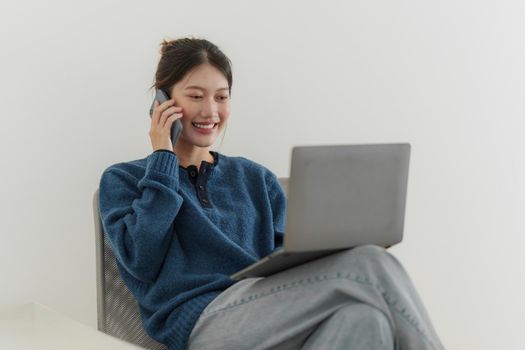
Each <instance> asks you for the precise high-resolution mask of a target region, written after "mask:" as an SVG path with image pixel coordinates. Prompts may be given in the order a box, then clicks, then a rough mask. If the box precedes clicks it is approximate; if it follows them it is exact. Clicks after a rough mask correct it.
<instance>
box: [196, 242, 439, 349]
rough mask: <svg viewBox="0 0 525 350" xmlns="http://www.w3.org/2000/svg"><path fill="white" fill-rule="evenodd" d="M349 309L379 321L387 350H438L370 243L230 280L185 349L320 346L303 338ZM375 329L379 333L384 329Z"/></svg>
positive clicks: (383, 255)
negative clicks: (364, 309)
mask: <svg viewBox="0 0 525 350" xmlns="http://www.w3.org/2000/svg"><path fill="white" fill-rule="evenodd" d="M355 304H364V305H366V306H368V307H371V308H374V309H375V310H378V311H380V312H381V313H382V314H383V315H384V319H385V320H386V322H387V323H388V325H389V329H390V331H391V333H392V336H393V344H391V346H392V347H393V348H394V349H403V350H407V349H417V350H426V349H429V350H431V349H433V350H436V349H438V350H439V349H444V348H443V345H442V344H441V342H440V340H439V338H438V336H437V334H436V333H435V330H434V328H433V326H432V323H431V321H430V318H429V317H428V315H427V313H426V310H425V308H424V306H423V303H422V302H421V300H420V298H419V296H418V294H417V292H416V290H415V288H414V286H413V285H412V282H411V281H410V279H409V277H408V275H407V273H406V271H405V270H404V268H403V267H402V266H401V264H400V263H399V262H398V261H397V259H395V257H393V256H392V255H391V254H390V253H388V252H387V251H386V250H385V249H383V248H380V247H376V246H371V245H366V246H360V247H357V248H354V249H350V250H346V251H343V252H339V253H336V254H332V255H330V256H327V257H323V258H320V259H317V260H314V261H311V262H308V263H305V264H302V265H300V266H296V267H294V268H291V269H288V270H285V271H282V272H279V273H276V274H274V275H272V276H268V277H266V278H249V279H246V280H241V281H240V282H237V283H236V284H234V285H233V286H231V287H230V288H228V289H227V290H226V291H224V292H223V293H221V294H220V295H219V296H218V297H217V298H216V299H215V300H213V301H212V302H211V303H210V304H209V305H208V307H207V308H206V309H205V310H204V311H203V313H202V314H201V317H200V318H199V320H198V321H197V323H196V325H195V327H194V329H193V331H192V333H191V335H190V339H189V342H188V345H189V347H188V348H189V349H190V350H194V349H239V350H241V349H249V350H257V349H261V350H262V349H273V350H276V349H285V350H289V349H301V347H302V346H303V344H306V345H307V344H308V340H309V339H312V340H311V341H312V342H315V343H316V344H320V342H321V340H320V339H321V338H319V337H318V336H314V337H313V338H309V336H312V335H313V334H315V332H316V330H317V329H318V328H319V327H323V325H325V324H326V326H325V327H324V328H327V327H329V328H332V327H335V326H334V322H326V321H327V320H329V319H330V317H331V316H333V315H335V313H336V312H337V311H339V310H341V309H342V308H343V307H345V306H349V305H355ZM351 309H352V308H349V310H351ZM348 312H349V311H348ZM337 317H342V316H339V315H338V316H337ZM376 321H377V320H376ZM383 321H384V320H383ZM324 322H326V323H324ZM376 328H377V327H376ZM380 329H381V332H386V331H385V329H386V328H385V327H384V324H383V325H382V326H381V327H380ZM376 331H377V329H376ZM336 332H337V334H338V335H340V336H344V335H343V334H342V333H344V332H343V331H342V330H338V331H337V330H336ZM363 334H365V335H363ZM350 335H351V336H353V338H352V341H353V342H354V343H363V342H366V341H367V340H366V338H369V337H368V336H367V335H366V333H362V332H360V333H357V334H354V332H353V331H351V334H350ZM361 336H363V339H360V338H361ZM316 339H317V340H316ZM384 339H386V338H384Z"/></svg>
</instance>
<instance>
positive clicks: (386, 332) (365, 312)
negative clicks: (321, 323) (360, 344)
mask: <svg viewBox="0 0 525 350" xmlns="http://www.w3.org/2000/svg"><path fill="white" fill-rule="evenodd" d="M332 318H333V321H334V322H335V323H339V324H341V325H346V327H348V329H347V331H348V332H351V333H350V335H351V336H356V337H363V340H364V339H366V338H370V339H376V340H379V339H381V340H382V341H383V342H384V343H388V344H391V343H393V334H394V332H393V331H392V325H391V324H390V322H389V320H388V317H387V316H386V315H385V314H384V313H383V312H382V311H381V310H379V309H377V308H375V307H373V306H370V305H368V304H364V303H356V304H350V305H347V306H343V307H342V308H340V309H339V310H337V311H336V312H335V313H334V314H333V315H332V317H331V320H332Z"/></svg>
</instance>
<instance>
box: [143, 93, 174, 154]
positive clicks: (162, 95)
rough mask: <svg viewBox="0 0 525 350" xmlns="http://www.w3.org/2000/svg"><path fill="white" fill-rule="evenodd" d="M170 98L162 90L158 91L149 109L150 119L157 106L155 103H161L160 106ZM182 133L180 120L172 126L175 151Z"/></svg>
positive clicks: (172, 142) (172, 140)
mask: <svg viewBox="0 0 525 350" xmlns="http://www.w3.org/2000/svg"><path fill="white" fill-rule="evenodd" d="M169 99H170V98H169V97H168V94H167V93H166V92H165V91H164V90H161V89H157V90H156V92H155V99H154V100H153V102H152V103H151V107H150V109H149V116H150V118H151V117H152V116H153V107H154V105H155V101H159V104H161V103H164V102H166V101H167V100H169ZM181 132H182V122H181V121H180V119H177V120H175V123H173V125H172V126H171V144H172V145H173V148H174V149H175V144H176V143H177V140H178V139H179V136H180V133H181Z"/></svg>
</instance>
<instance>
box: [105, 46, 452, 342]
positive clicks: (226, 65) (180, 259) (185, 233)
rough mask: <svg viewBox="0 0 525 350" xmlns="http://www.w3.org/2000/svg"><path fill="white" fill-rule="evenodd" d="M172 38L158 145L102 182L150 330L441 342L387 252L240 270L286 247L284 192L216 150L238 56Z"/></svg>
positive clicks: (203, 335) (235, 338) (155, 333)
mask: <svg viewBox="0 0 525 350" xmlns="http://www.w3.org/2000/svg"><path fill="white" fill-rule="evenodd" d="M161 46H162V49H161V59H160V62H159V64H158V68H157V72H156V76H155V84H154V87H155V88H157V89H162V90H164V91H166V92H167V93H168V94H169V96H170V98H171V99H170V100H168V101H166V102H164V103H162V104H158V103H156V104H155V106H154V110H153V115H152V118H151V128H150V131H149V136H150V139H151V144H152V148H153V151H152V152H151V153H150V154H149V155H148V156H147V157H146V158H143V159H139V160H134V161H129V162H122V163H117V164H114V165H112V166H110V167H108V168H107V169H106V170H105V171H104V173H103V175H102V177H101V180H100V210H101V216H102V222H103V226H104V230H105V232H106V235H107V238H108V239H109V241H110V243H111V246H112V248H113V251H114V252H115V256H116V258H117V263H118V267H119V270H120V272H121V275H122V278H123V280H124V282H125V284H126V285H127V287H128V288H129V290H130V291H131V292H132V294H133V295H134V297H135V298H136V299H137V301H138V303H139V306H140V309H141V313H142V319H143V323H144V328H145V330H146V331H147V332H148V334H149V335H150V336H151V337H152V338H154V339H155V340H157V341H159V342H161V343H164V344H166V345H167V346H168V348H169V349H190V350H192V349H213V350H215V349H227V350H240V349H252V350H255V349H366V350H375V349H417V350H421V349H443V346H442V344H441V342H440V340H439V338H438V336H437V334H436V332H435V331H434V328H433V326H432V324H431V321H430V319H429V317H428V315H427V313H426V311H425V308H424V306H423V304H422V302H421V300H420V298H419V297H418V295H417V292H416V290H415V288H414V286H413V285H412V283H411V281H410V279H409V276H408V275H407V273H406V271H405V270H404V269H403V267H402V266H401V264H400V263H399V262H398V261H397V260H396V259H395V258H394V257H393V256H392V255H391V254H390V253H388V252H387V251H386V250H385V249H383V248H380V247H377V246H372V245H365V246H360V247H357V248H354V249H349V250H346V251H343V252H339V253H336V254H333V255H330V256H327V257H323V258H320V259H317V260H314V261H311V262H309V263H306V264H303V265H300V266H298V267H294V268H291V269H288V270H285V271H283V272H280V273H277V274H274V275H272V276H269V277H265V278H248V279H244V280H241V281H239V282H235V281H233V280H231V279H230V278H229V276H230V275H231V274H232V273H234V272H237V271H239V270H241V269H242V268H244V267H246V266H248V265H250V264H252V263H254V262H256V261H257V260H259V259H260V258H262V257H264V256H266V255H268V254H269V253H271V252H272V251H273V250H274V249H275V248H277V247H279V246H281V245H282V239H283V232H284V219H285V212H286V198H285V195H284V193H283V190H282V188H281V187H280V185H279V181H278V178H277V177H276V175H275V174H273V173H272V172H271V171H270V170H269V169H267V168H265V167H264V166H262V165H260V164H258V163H256V162H254V161H251V160H248V159H246V158H244V157H233V156H227V155H224V154H221V153H218V152H215V151H211V150H210V147H211V146H212V145H213V144H214V143H215V141H216V139H217V137H218V136H219V134H220V133H221V131H223V130H224V129H225V128H226V125H227V122H228V117H229V114H230V97H231V88H232V71H231V64H230V61H229V59H228V58H227V57H226V56H225V55H224V54H223V53H222V52H221V50H219V48H218V47H217V46H215V45H214V44H212V43H210V42H209V41H207V40H203V39H193V38H181V39H177V40H173V41H164V42H163V43H162V44H161ZM177 119H179V120H180V121H181V122H182V124H183V131H182V134H181V136H180V137H179V139H178V140H177V142H176V145H175V147H174V148H173V146H172V142H171V140H170V129H171V126H172V125H173V123H174V122H175V121H176V120H177ZM256 127H257V126H256V125H254V129H253V130H252V132H253V133H254V135H256Z"/></svg>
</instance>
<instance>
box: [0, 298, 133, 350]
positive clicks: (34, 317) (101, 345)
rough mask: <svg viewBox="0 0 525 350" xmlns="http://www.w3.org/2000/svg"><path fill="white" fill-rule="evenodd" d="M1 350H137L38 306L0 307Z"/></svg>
mask: <svg viewBox="0 0 525 350" xmlns="http://www.w3.org/2000/svg"><path fill="white" fill-rule="evenodd" d="M0 349H2V350H3V349H6V350H8V349H9V350H33V349H35V350H36V349H38V350H48V349H49V350H51V349H53V350H56V349H68V350H71V349H75V350H84V349H86V350H87V349H90V350H95V349H96V350H98V349H112V350H137V349H142V348H140V347H138V346H136V345H133V344H131V343H128V342H125V341H122V340H120V339H117V338H115V337H112V336H109V335H107V334H105V333H103V332H100V331H98V330H96V329H93V328H90V327H88V326H86V325H84V324H82V323H80V322H77V321H75V320H73V319H71V318H69V317H67V316H65V315H62V314H60V313H58V312H56V311H54V310H52V309H50V308H49V307H47V306H45V305H42V304H38V303H27V304H19V305H0Z"/></svg>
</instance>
